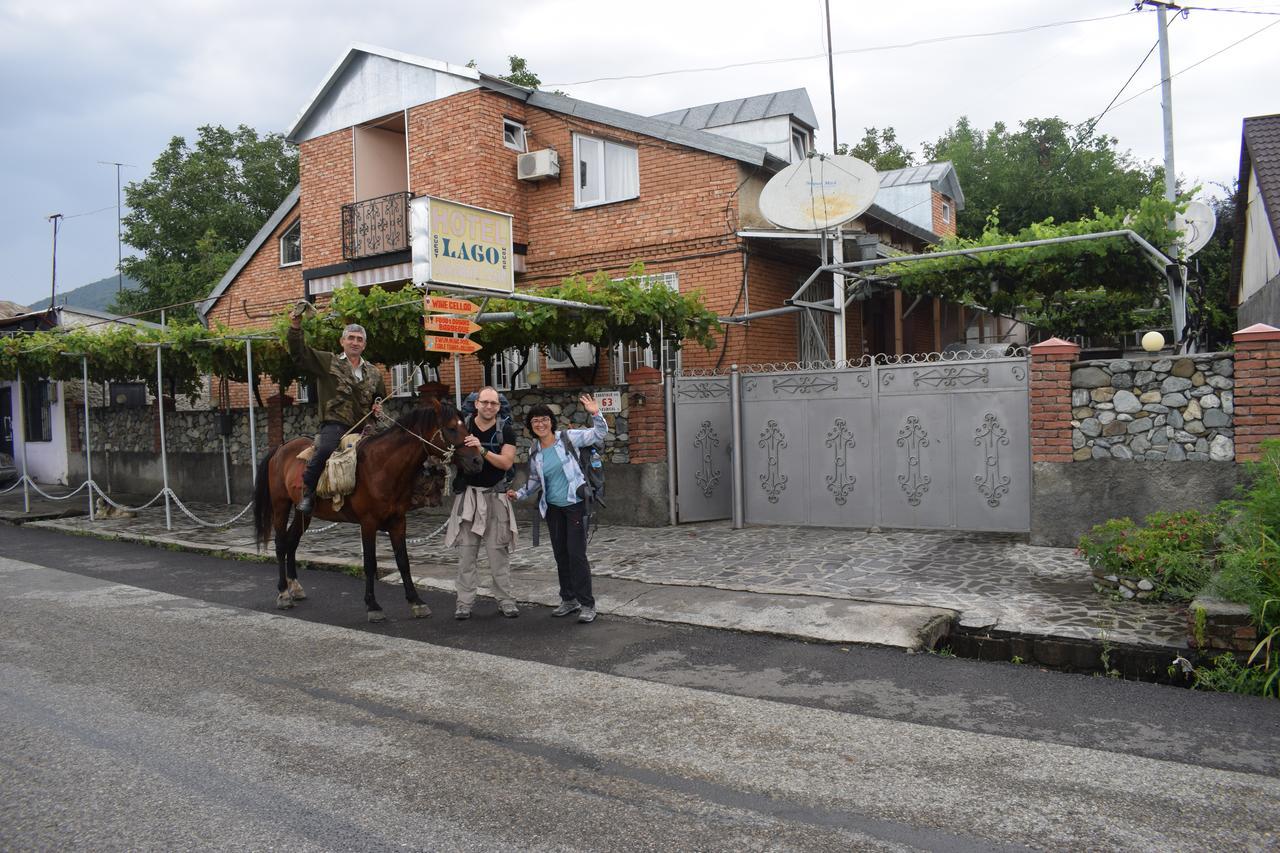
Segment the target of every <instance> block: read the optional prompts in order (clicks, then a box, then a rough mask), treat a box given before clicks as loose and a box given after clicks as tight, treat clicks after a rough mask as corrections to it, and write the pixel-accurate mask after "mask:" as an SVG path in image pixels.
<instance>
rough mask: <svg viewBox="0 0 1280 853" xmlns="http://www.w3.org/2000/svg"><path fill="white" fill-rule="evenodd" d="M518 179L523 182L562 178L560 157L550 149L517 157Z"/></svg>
mask: <svg viewBox="0 0 1280 853" xmlns="http://www.w3.org/2000/svg"><path fill="white" fill-rule="evenodd" d="M516 177H517V178H519V179H520V180H522V181H540V180H542V179H543V178H558V177H560V156H559V155H558V154H556V152H555V151H553V150H552V149H550V148H543V149H542V150H541V151H530V152H529V153H528V154H519V155H517V156H516Z"/></svg>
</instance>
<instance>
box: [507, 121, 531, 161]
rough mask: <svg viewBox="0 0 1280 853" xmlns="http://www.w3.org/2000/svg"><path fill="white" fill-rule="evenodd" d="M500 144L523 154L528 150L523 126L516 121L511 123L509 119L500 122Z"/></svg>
mask: <svg viewBox="0 0 1280 853" xmlns="http://www.w3.org/2000/svg"><path fill="white" fill-rule="evenodd" d="M502 144H503V145H505V146H507V147H508V148H510V149H512V150H513V151H519V152H520V153H521V154H523V153H524V152H525V151H527V150H528V145H527V143H526V142H525V130H524V125H523V124H521V123H520V122H518V121H512V120H511V119H509V118H504V119H503V120H502Z"/></svg>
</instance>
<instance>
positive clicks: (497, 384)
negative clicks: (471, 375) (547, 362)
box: [489, 349, 538, 391]
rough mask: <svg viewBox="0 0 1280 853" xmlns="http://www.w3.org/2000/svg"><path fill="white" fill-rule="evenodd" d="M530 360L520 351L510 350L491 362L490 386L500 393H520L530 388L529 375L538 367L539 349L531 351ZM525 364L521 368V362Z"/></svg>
mask: <svg viewBox="0 0 1280 853" xmlns="http://www.w3.org/2000/svg"><path fill="white" fill-rule="evenodd" d="M528 356H529V357H528V359H525V353H524V352H522V351H520V350H518V349H509V350H505V351H504V352H502V353H500V354H499V355H495V356H494V357H493V358H492V359H491V360H490V361H489V384H490V385H492V386H493V387H494V388H497V389H498V390H499V391H520V390H522V389H524V388H528V387H529V378H528V374H529V372H530V371H533V370H535V368H536V367H537V365H538V351H537V349H532V350H529V352H528ZM522 361H523V362H524V366H523V367H521V364H520V362H522Z"/></svg>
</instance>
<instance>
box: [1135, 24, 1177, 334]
mask: <svg viewBox="0 0 1280 853" xmlns="http://www.w3.org/2000/svg"><path fill="white" fill-rule="evenodd" d="M1143 6H1155V7H1156V33H1157V35H1158V36H1159V41H1160V106H1161V110H1162V113H1163V122H1164V197H1165V199H1167V200H1168V201H1171V202H1172V201H1176V200H1177V198H1178V175H1177V171H1176V170H1175V169H1174V166H1173V80H1172V77H1171V72H1170V70H1169V22H1168V20H1167V19H1166V17H1165V13H1166V11H1167V10H1168V9H1173V10H1174V12H1180V11H1182V7H1180V6H1178V5H1177V4H1175V3H1170V2H1167V0H1141V2H1139V3H1138V4H1137V8H1142V7H1143ZM1169 256H1170V257H1172V258H1175V259H1176V258H1177V256H1178V246H1177V245H1176V244H1175V245H1174V246H1171V247H1170V249H1169ZM1167 277H1168V279H1169V304H1170V307H1171V309H1172V313H1173V340H1174V343H1175V345H1177V346H1179V347H1180V348H1186V347H1185V343H1184V341H1183V337H1184V336H1185V334H1186V329H1187V280H1186V269H1185V268H1184V267H1183V266H1182V265H1181V264H1176V265H1171V266H1170V267H1169V270H1168V273H1167Z"/></svg>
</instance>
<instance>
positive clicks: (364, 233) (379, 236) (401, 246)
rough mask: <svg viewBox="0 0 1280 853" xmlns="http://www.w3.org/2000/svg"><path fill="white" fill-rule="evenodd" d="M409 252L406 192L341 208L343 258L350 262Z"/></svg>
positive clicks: (407, 195) (407, 199) (407, 198)
mask: <svg viewBox="0 0 1280 853" xmlns="http://www.w3.org/2000/svg"><path fill="white" fill-rule="evenodd" d="M408 248H409V194H408V193H406V192H398V193H391V194H390V195H384V196H379V197H378V198H371V199H368V200H366V201H357V202H355V203H354V204H344V205H343V206H342V257H343V258H344V259H346V260H348V261H352V260H355V259H356V258H368V257H372V256H374V255H385V254H387V253H389V252H402V251H405V250H406V249H408Z"/></svg>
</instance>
